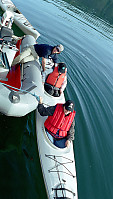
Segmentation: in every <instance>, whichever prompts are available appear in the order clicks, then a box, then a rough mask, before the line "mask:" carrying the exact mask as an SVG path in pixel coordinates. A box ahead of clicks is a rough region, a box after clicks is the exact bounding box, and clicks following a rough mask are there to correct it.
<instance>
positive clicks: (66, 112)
mask: <svg viewBox="0 0 113 199" xmlns="http://www.w3.org/2000/svg"><path fill="white" fill-rule="evenodd" d="M38 111H39V113H40V115H41V116H48V118H47V119H46V121H45V123H44V126H45V129H46V133H47V135H48V137H49V139H50V140H51V141H52V142H53V143H54V144H55V145H56V146H57V147H60V148H64V147H69V146H70V142H71V141H72V140H74V133H75V129H74V127H75V120H74V117H75V114H76V112H75V111H74V103H73V101H71V100H67V101H66V102H65V103H64V104H56V105H55V106H49V107H44V105H43V104H42V98H41V97H40V98H39V104H38Z"/></svg>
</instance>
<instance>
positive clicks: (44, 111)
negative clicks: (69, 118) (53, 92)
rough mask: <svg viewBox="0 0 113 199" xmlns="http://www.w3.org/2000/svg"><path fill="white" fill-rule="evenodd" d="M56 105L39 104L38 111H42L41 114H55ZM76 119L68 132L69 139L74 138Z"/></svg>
mask: <svg viewBox="0 0 113 199" xmlns="http://www.w3.org/2000/svg"><path fill="white" fill-rule="evenodd" d="M55 108H56V106H49V107H47V108H46V107H44V105H43V104H38V111H39V113H40V115H41V116H51V115H53V113H54V111H55ZM74 127H75V120H73V122H72V125H71V127H70V129H69V131H68V132H67V140H70V141H71V140H74V134H75V129H74Z"/></svg>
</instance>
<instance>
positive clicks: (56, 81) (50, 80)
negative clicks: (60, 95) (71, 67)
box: [46, 66, 66, 88]
mask: <svg viewBox="0 0 113 199" xmlns="http://www.w3.org/2000/svg"><path fill="white" fill-rule="evenodd" d="M65 76H66V71H65V73H61V74H59V72H58V66H56V67H55V68H54V70H53V72H52V73H50V74H49V75H48V77H47V79H46V83H47V84H51V85H52V86H55V87H57V88H60V87H61V85H62V83H63V82H64V79H65Z"/></svg>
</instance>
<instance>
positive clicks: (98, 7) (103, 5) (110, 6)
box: [63, 0, 113, 25]
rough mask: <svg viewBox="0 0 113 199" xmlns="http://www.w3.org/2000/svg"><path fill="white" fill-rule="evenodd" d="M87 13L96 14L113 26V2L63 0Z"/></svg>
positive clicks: (106, 0) (103, 0)
mask: <svg viewBox="0 0 113 199" xmlns="http://www.w3.org/2000/svg"><path fill="white" fill-rule="evenodd" d="M63 1H65V2H67V3H69V4H71V5H73V6H75V7H79V8H80V9H82V10H83V11H85V12H88V13H90V14H94V15H96V16H98V17H100V18H102V19H104V20H106V21H108V22H110V23H111V24H112V25H113V1H109V0H101V1H98V0H94V1H93V0H90V1H87V0H79V1H77V0H63Z"/></svg>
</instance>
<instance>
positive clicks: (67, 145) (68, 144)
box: [65, 140, 70, 148]
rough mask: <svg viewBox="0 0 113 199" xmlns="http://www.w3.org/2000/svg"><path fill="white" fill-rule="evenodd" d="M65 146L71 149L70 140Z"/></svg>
mask: <svg viewBox="0 0 113 199" xmlns="http://www.w3.org/2000/svg"><path fill="white" fill-rule="evenodd" d="M65 146H66V147H67V148H69V146H70V141H69V140H67V141H66V142H65Z"/></svg>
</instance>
